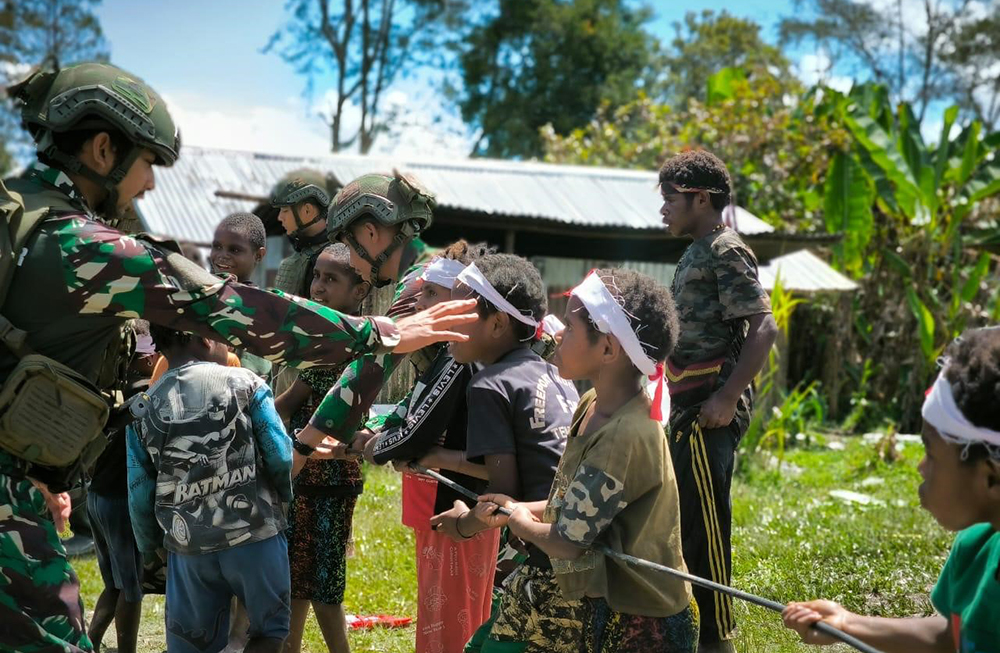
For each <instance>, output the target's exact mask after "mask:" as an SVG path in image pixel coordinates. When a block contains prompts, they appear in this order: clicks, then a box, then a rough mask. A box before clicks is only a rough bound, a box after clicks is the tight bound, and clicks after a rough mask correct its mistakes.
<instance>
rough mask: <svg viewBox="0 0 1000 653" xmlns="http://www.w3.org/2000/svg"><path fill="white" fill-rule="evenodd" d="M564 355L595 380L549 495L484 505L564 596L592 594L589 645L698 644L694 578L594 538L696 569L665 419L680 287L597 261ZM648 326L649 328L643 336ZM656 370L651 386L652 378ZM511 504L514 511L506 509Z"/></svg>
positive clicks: (565, 367)
mask: <svg viewBox="0 0 1000 653" xmlns="http://www.w3.org/2000/svg"><path fill="white" fill-rule="evenodd" d="M564 321H565V322H566V329H565V331H564V332H563V335H562V340H561V341H560V343H559V348H558V349H557V350H556V355H555V363H556V366H557V367H558V368H559V374H560V376H562V377H563V378H565V379H570V380H583V379H586V380H588V381H590V382H591V383H592V384H593V386H594V389H593V390H591V391H590V392H588V393H587V394H586V395H584V397H583V398H582V399H581V400H580V404H579V406H578V407H577V410H576V414H575V415H574V418H573V426H572V429H571V431H570V436H569V440H568V442H567V444H566V451H565V453H564V454H563V456H562V458H561V459H560V461H559V468H558V471H557V472H556V477H555V480H554V482H553V485H552V490H551V492H550V494H549V499H548V501H545V502H541V501H539V502H535V503H527V504H517V503H514V502H513V501H511V500H510V499H509V497H505V496H503V495H486V496H483V497H481V501H482V503H480V504H479V505H478V506H477V508H476V510H477V517H479V518H480V519H482V520H484V521H491V522H492V523H493V524H501V523H507V525H508V526H509V527H510V529H511V532H512V533H514V534H515V535H517V536H518V537H520V538H521V539H523V540H526V541H528V542H531V543H533V544H535V545H537V546H538V547H539V548H541V549H542V550H543V551H545V553H547V554H548V555H549V556H550V558H551V560H552V568H553V570H554V571H555V574H556V579H557V581H558V583H559V587H560V590H561V591H562V594H563V597H564V598H566V599H568V600H577V599H579V600H581V603H582V605H583V616H582V621H583V629H584V632H583V642H582V648H583V650H584V651H586V652H588V653H589V652H592V651H593V652H597V651H600V652H601V653H619V652H633V651H634V652H636V653H639V652H640V651H642V652H644V651H652V650H655V651H662V652H664V653H695V651H696V650H697V647H698V609H697V606H696V605H695V603H694V601H693V600H692V595H691V588H690V586H689V585H688V584H687V583H685V582H683V581H679V580H676V579H674V578H671V577H666V576H656V575H650V574H648V573H642V572H640V571H638V570H636V569H633V568H630V567H629V566H628V565H627V564H625V563H623V562H621V561H620V560H618V559H614V558H609V557H607V556H605V555H603V554H601V553H598V552H595V551H593V550H592V549H591V548H590V547H591V546H593V545H594V544H595V543H598V542H599V543H601V544H604V545H606V546H608V547H610V548H611V549H612V550H615V551H620V552H622V553H626V554H629V555H633V556H638V557H641V558H645V559H647V560H651V561H654V562H657V563H659V564H663V565H667V566H669V567H673V568H676V569H686V568H685V565H684V559H683V554H682V551H681V535H680V508H679V505H678V498H677V484H676V480H675V478H674V472H673V466H672V464H671V461H670V454H669V451H668V446H667V440H666V437H665V436H664V433H663V427H662V424H661V423H662V421H663V419H664V418H665V417H666V416H667V415H669V412H670V411H669V399H668V395H666V393H665V392H664V389H663V361H664V360H665V359H666V357H667V354H669V352H670V349H671V347H672V346H673V343H674V342H675V341H676V337H677V318H676V316H675V315H674V307H673V301H672V299H671V297H670V292H669V291H668V290H667V289H666V288H664V287H663V286H660V285H658V284H657V283H656V282H655V281H654V280H653V279H651V278H649V277H647V276H645V275H642V274H639V273H637V272H633V271H630V270H620V269H614V270H606V271H602V270H598V271H595V272H593V273H591V274H590V276H588V277H587V279H585V280H584V281H583V283H581V284H580V285H578V286H577V287H576V288H574V289H573V291H572V293H571V296H570V300H569V304H568V305H567V309H566V317H565V320H564ZM640 334H641V337H642V339H641V340H640ZM647 377H650V378H652V379H653V380H654V385H653V388H652V389H651V391H649V392H648V393H647V388H646V387H645V386H646V378H647ZM497 505H504V506H506V507H507V508H509V509H510V510H511V515H510V517H509V519H505V518H504V517H503V516H500V515H497V514H496V513H495V511H496V506H497Z"/></svg>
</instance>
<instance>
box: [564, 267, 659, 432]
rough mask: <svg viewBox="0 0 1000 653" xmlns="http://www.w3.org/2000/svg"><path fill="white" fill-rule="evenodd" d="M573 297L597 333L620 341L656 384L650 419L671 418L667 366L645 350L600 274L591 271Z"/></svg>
mask: <svg viewBox="0 0 1000 653" xmlns="http://www.w3.org/2000/svg"><path fill="white" fill-rule="evenodd" d="M570 294H571V295H573V296H574V297H576V298H577V299H579V300H580V303H582V304H583V306H584V308H586V309H587V313H589V314H590V320H591V321H592V322H593V323H594V326H595V327H597V330H598V331H600V332H601V333H609V334H611V335H613V336H614V337H615V338H617V339H618V342H619V343H621V346H622V349H624V350H625V353H626V354H627V355H628V358H629V360H630V361H632V364H633V365H635V366H636V368H637V369H638V370H639V371H640V372H642V373H643V374H645V375H646V376H648V377H649V380H650V381H652V382H653V384H652V387H651V390H650V397H651V398H652V400H653V405H652V407H651V409H650V413H649V415H650V417H652V418H653V419H655V420H657V421H660V422H662V421H663V420H664V419H668V418H669V416H670V394H669V393H665V392H663V363H657V362H656V361H655V360H653V358H652V357H651V356H650V355H649V354H647V353H646V351H645V350H644V349H643V348H642V343H641V342H639V336H637V335H636V334H635V330H634V329H633V328H632V323H631V322H630V321H629V318H628V315H627V314H626V313H625V309H624V308H622V307H621V305H620V304H619V303H618V302H617V301H615V298H614V296H613V295H612V294H611V291H609V290H608V287H607V286H605V285H604V281H602V280H601V277H600V275H598V274H597V273H596V272H591V273H590V274H589V275H587V278H586V279H584V280H583V281H582V282H581V283H580V285H578V286H577V287H576V288H574V289H573V290H571V291H570Z"/></svg>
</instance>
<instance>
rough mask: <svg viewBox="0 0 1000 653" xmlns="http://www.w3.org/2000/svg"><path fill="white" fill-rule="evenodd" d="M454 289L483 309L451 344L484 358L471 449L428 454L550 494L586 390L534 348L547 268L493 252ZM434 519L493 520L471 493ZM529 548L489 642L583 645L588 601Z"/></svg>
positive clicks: (459, 530) (456, 528)
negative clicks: (478, 512) (541, 270)
mask: <svg viewBox="0 0 1000 653" xmlns="http://www.w3.org/2000/svg"><path fill="white" fill-rule="evenodd" d="M452 297H453V298H476V299H477V300H478V305H477V311H478V312H479V315H480V319H479V320H478V321H476V322H474V323H472V324H470V325H465V326H463V327H460V328H461V330H462V332H463V333H466V334H467V335H468V336H469V340H468V341H466V342H463V343H456V344H455V346H453V347H450V349H451V354H452V356H453V357H454V358H455V360H456V361H458V362H460V363H471V362H479V363H481V364H482V365H483V366H484V368H483V370H482V371H480V372H479V373H477V374H476V375H475V376H474V377H473V378H472V380H471V381H470V382H469V391H468V404H469V428H468V432H467V435H466V439H467V447H466V450H465V451H464V452H462V451H453V450H444V449H437V450H434V451H432V452H431V453H430V454H429V455H428V456H425V457H424V458H423V459H421V461H420V463H421V464H422V465H424V466H425V467H439V468H443V469H450V470H452V471H457V472H460V473H463V474H467V475H469V476H476V477H478V478H482V479H485V480H488V481H489V483H488V485H487V491H488V492H491V493H502V494H506V495H509V496H512V497H515V498H516V499H517V500H519V501H543V500H544V499H545V497H547V496H548V493H549V489H550V488H551V487H552V480H553V477H554V476H555V469H556V466H557V465H558V463H559V457H560V456H561V455H562V451H563V449H564V448H565V446H566V435H567V433H568V432H569V427H570V418H571V417H572V414H573V410H574V409H575V407H576V403H577V401H578V399H579V397H578V395H577V393H576V389H575V388H574V387H573V385H572V384H570V383H569V382H567V381H564V380H563V379H561V378H559V375H558V373H557V371H556V369H555V367H554V366H553V365H551V364H549V363H547V362H545V361H544V360H543V359H542V358H541V356H539V355H538V354H537V353H535V352H534V351H533V350H532V349H531V345H532V344H533V343H534V342H535V341H536V339H537V338H538V337H539V335H540V334H541V328H540V326H539V322H540V321H541V319H542V318H543V317H544V315H545V309H546V305H547V298H546V294H545V287H544V285H543V283H542V280H541V277H540V276H539V274H538V270H537V269H536V268H535V267H534V266H533V265H532V264H531V263H529V262H528V261H526V260H525V259H523V258H520V257H518V256H512V255H510V254H491V255H489V256H484V257H483V258H482V259H480V260H478V261H476V262H475V263H473V264H471V265H469V266H468V267H467V268H466V269H465V270H463V271H462V273H461V274H460V275H459V276H458V282H457V283H456V284H455V288H454V290H453V292H452ZM431 524H432V525H433V526H436V527H437V528H438V530H440V531H442V532H444V533H445V534H446V535H448V536H449V537H452V538H453V539H456V540H458V539H467V538H470V537H472V536H473V535H475V534H476V533H478V532H479V531H482V530H486V529H487V525H486V524H484V523H482V522H481V521H479V520H477V519H476V518H475V516H474V515H473V514H472V513H471V510H470V509H469V507H468V506H467V505H466V504H465V503H463V502H462V501H455V502H454V507H453V508H452V509H451V510H448V511H446V512H444V513H441V514H439V515H436V516H435V517H434V518H433V519H432V520H431ZM528 549H529V554H528V559H527V560H526V561H525V562H524V564H522V565H521V566H520V567H518V568H517V569H516V570H515V571H514V572H513V573H512V574H511V575H510V576H509V577H508V578H507V580H506V581H505V584H504V587H505V589H504V592H503V595H502V597H501V599H500V603H499V606H498V610H497V617H496V620H495V621H494V622H493V623H492V626H491V629H490V635H489V640H490V641H488V642H487V643H486V644H485V645H484V646H483V651H488V650H490V648H491V647H492V648H494V649H495V648H496V647H498V646H499V647H501V648H503V649H504V650H507V649H509V648H510V647H512V646H518V647H520V648H518V650H523V651H527V652H528V653H536V652H537V653H541V651H547V652H551V651H555V652H557V653H562V652H565V653H578V652H579V638H580V630H581V626H580V621H579V617H578V615H577V610H578V608H579V602H578V601H570V600H565V599H564V598H563V597H562V595H561V594H560V592H559V588H558V587H557V585H556V580H555V576H554V575H553V572H552V565H551V563H550V562H549V557H548V556H547V555H546V554H545V553H544V552H543V551H542V550H541V549H539V548H537V547H534V546H529V547H528ZM484 627H485V626H484Z"/></svg>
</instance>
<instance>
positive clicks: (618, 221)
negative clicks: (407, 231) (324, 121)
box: [137, 146, 856, 310]
mask: <svg viewBox="0 0 1000 653" xmlns="http://www.w3.org/2000/svg"><path fill="white" fill-rule="evenodd" d="M303 167H309V168H315V169H318V170H320V171H323V172H325V173H329V174H332V175H333V176H334V178H335V179H336V180H337V181H339V182H340V184H341V185H343V184H346V183H348V182H349V181H351V180H352V179H354V178H356V177H358V176H360V175H362V174H365V173H369V172H391V171H392V170H393V169H398V170H401V171H405V172H408V173H411V174H413V175H414V176H415V177H416V178H417V179H418V180H419V181H420V182H421V183H422V184H423V185H424V186H426V187H427V188H428V189H429V190H430V191H431V192H433V193H434V194H435V195H436V197H437V202H438V205H437V207H436V208H435V209H434V224H433V226H432V227H431V229H429V230H428V232H427V233H426V234H425V237H424V238H425V240H426V241H427V242H428V243H429V244H431V245H434V246H441V245H445V244H447V243H449V242H453V241H455V240H457V239H458V238H466V239H468V240H472V241H481V240H486V241H489V242H491V243H493V244H495V245H497V246H498V247H500V248H501V250H503V251H508V252H513V253H516V254H520V255H522V256H525V257H528V258H530V259H531V260H532V261H533V262H534V263H535V265H536V266H537V267H538V268H539V270H540V271H541V272H542V277H543V279H544V280H545V281H546V284H547V285H548V288H549V291H550V293H552V295H553V304H554V305H553V309H557V310H561V306H558V304H559V301H558V299H557V297H558V293H560V292H562V291H563V290H565V289H567V288H568V287H570V286H571V285H573V284H574V283H576V282H578V281H579V280H580V279H582V278H583V276H584V275H585V274H586V273H587V271H588V270H590V269H591V268H593V267H607V266H608V265H610V264H614V265H619V266H623V267H630V268H635V269H638V270H640V271H642V272H645V273H646V274H649V275H650V276H653V277H655V278H657V279H659V280H660V281H661V282H663V283H666V284H669V282H670V280H671V279H672V277H673V269H674V266H675V264H676V262H677V260H678V259H679V258H680V255H681V253H682V252H683V250H684V248H685V247H686V246H687V244H688V243H689V242H690V241H689V240H688V239H683V238H675V237H672V236H670V235H669V233H667V231H666V229H665V228H664V227H663V225H662V224H661V222H660V213H659V209H660V203H661V200H660V195H659V192H658V190H657V174H656V172H655V171H652V172H645V171H635V170H621V169H613V168H600V167H589V166H569V165H556V164H549V163H536V162H522V161H498V160H488V159H458V160H432V159H412V158H407V157H399V158H380V157H369V156H357V155H345V154H330V155H327V156H322V157H301V158H299V157H290V156H276V155H269V154H261V153H254V152H247V151H237V150H219V149H209V148H201V147H196V146H185V148H184V155H183V156H181V157H180V158H179V159H178V160H177V162H176V163H175V164H174V165H173V166H172V167H170V168H158V169H157V171H156V190H155V191H154V192H151V193H147V194H146V195H145V196H144V197H143V198H142V199H141V200H139V201H138V202H137V208H138V213H139V216H140V219H141V220H142V223H143V226H144V228H145V229H146V230H147V231H149V232H151V233H155V234H159V235H164V236H170V237H173V238H176V239H178V240H184V241H190V242H194V243H197V244H200V245H202V246H207V245H208V244H209V243H210V242H211V240H212V235H213V232H214V230H215V226H216V224H217V223H218V222H219V220H220V219H222V217H223V216H225V215H227V214H229V213H232V212H235V211H249V210H252V209H253V208H254V207H255V206H256V205H257V204H258V203H259V202H260V201H261V200H264V199H265V198H266V197H267V196H268V194H269V193H270V191H271V188H272V187H273V186H274V183H275V182H276V181H277V180H278V179H279V178H280V177H282V176H283V175H285V174H287V173H289V172H291V171H293V170H295V169H298V168H303ZM724 217H725V219H726V222H727V223H728V224H729V225H730V226H731V227H734V228H736V229H737V230H738V231H739V232H740V234H741V235H742V236H743V238H744V239H745V240H746V241H747V243H748V244H749V245H750V247H751V248H752V249H753V250H754V253H755V254H756V255H757V257H758V259H759V261H760V263H761V269H760V275H761V281H762V282H763V284H764V285H765V287H766V288H768V290H770V289H771V288H772V287H773V284H774V280H775V278H776V277H777V276H778V275H779V274H780V276H781V280H782V284H783V286H784V287H785V288H786V289H788V290H792V291H794V292H796V293H803V294H816V293H844V292H850V291H852V290H854V289H855V288H856V285H855V284H854V282H852V281H851V280H850V279H847V278H846V277H844V276H843V275H841V274H840V273H839V272H837V271H836V270H834V269H833V268H831V267H830V266H829V265H827V264H826V263H825V262H824V261H823V260H822V259H820V258H819V257H818V256H816V255H814V254H813V253H811V252H809V251H808V250H807V248H808V247H810V246H823V245H829V244H832V243H834V242H836V240H837V238H836V237H835V236H830V235H828V234H820V235H814V234H795V233H787V232H779V231H776V230H775V229H774V228H773V227H771V226H770V225H768V224H767V223H765V222H764V221H762V220H760V219H759V218H757V217H756V216H754V215H753V214H751V213H750V212H748V211H746V210H745V209H743V208H742V207H729V208H728V209H727V210H726V212H725V214H724ZM268 226H269V232H270V233H280V231H279V229H280V228H276V227H277V225H273V224H272V225H268ZM287 248H288V244H287V239H285V238H284V237H280V236H279V237H274V238H272V239H269V242H268V256H267V259H266V260H265V263H264V266H263V267H265V268H266V269H267V270H268V271H269V273H267V274H262V275H261V276H260V277H259V278H258V283H260V284H261V285H266V284H267V283H269V281H270V280H271V279H273V271H274V270H276V269H277V266H278V263H279V262H280V261H281V259H282V258H283V257H284V256H285V254H286V253H287V251H288V249H287ZM375 306H378V304H376V305H375ZM367 308H368V310H371V309H372V307H367Z"/></svg>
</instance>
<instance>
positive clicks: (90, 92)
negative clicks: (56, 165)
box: [8, 62, 181, 183]
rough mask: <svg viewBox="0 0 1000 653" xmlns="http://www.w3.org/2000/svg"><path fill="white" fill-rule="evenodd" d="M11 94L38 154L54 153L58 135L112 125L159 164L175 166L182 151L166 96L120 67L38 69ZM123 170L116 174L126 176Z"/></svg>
mask: <svg viewBox="0 0 1000 653" xmlns="http://www.w3.org/2000/svg"><path fill="white" fill-rule="evenodd" d="M8 94H9V95H10V96H11V97H13V98H14V99H15V101H16V102H17V103H18V105H19V106H20V110H21V119H22V122H23V123H24V125H25V127H26V128H27V129H28V131H29V133H30V134H31V136H32V138H33V139H34V140H35V143H36V144H37V146H38V150H39V152H43V153H46V154H50V153H51V152H54V151H55V145H54V144H53V142H52V134H54V133H55V134H58V133H63V132H70V131H77V130H83V129H106V128H108V127H112V128H115V129H117V130H118V131H120V132H122V134H124V135H125V137H126V138H127V139H128V140H129V141H131V142H132V143H133V144H134V145H136V146H138V147H143V148H146V149H149V150H150V151H152V152H153V153H154V154H155V155H156V163H157V164H159V165H164V166H170V165H173V163H174V162H175V161H176V160H177V156H178V154H179V153H180V147H181V140H180V132H179V131H178V129H177V125H176V124H175V123H174V120H173V118H171V116H170V112H169V111H168V110H167V106H166V104H165V103H164V102H163V98H161V97H160V96H159V94H157V93H156V91H154V90H153V89H152V88H150V87H149V86H148V85H147V84H146V83H145V82H143V81H142V80H141V79H139V78H138V77H136V76H135V75H132V74H131V73H128V72H126V71H124V70H122V69H121V68H118V67H117V66H112V65H110V64H105V63H94V62H91V63H81V64H77V65H75V66H69V67H67V68H63V69H61V70H59V71H49V70H36V71H34V72H32V73H31V74H30V75H29V76H28V77H27V78H26V79H25V80H23V81H21V82H20V83H18V84H16V85H14V86H12V87H10V89H9V90H8ZM63 154H64V155H69V156H73V155H75V154H76V153H75V152H70V153H63ZM50 158H55V160H57V161H59V159H58V158H57V157H51V156H50ZM132 160H134V158H133V159H132ZM60 163H65V162H63V161H60ZM129 164H130V165H131V161H130V162H129ZM119 167H120V166H119ZM125 172H127V169H126V170H124V171H121V172H120V173H118V174H119V175H120V177H121V178H124V174H125ZM112 174H114V171H113V173H112ZM117 181H121V179H117ZM116 183H117V182H116Z"/></svg>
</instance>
